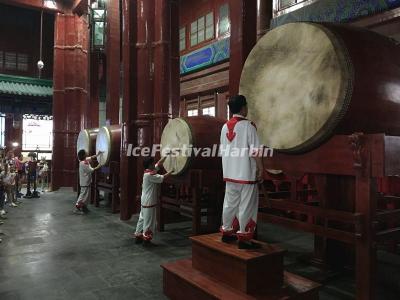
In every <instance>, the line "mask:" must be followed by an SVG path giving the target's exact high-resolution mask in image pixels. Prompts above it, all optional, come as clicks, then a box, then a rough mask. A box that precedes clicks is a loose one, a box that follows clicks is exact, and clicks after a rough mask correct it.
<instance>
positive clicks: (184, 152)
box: [161, 116, 225, 175]
mask: <svg viewBox="0 0 400 300" xmlns="http://www.w3.org/2000/svg"><path fill="white" fill-rule="evenodd" d="M224 124H225V121H224V120H221V119H217V118H214V117H210V116H198V117H187V118H176V119H173V120H170V121H169V122H168V124H167V125H166V126H165V128H164V130H163V133H162V136H161V148H162V153H161V154H162V155H163V156H167V159H166V161H165V163H164V168H165V169H166V170H167V171H171V170H174V172H173V174H174V175H180V174H183V173H185V172H186V171H187V170H188V169H189V168H192V169H220V168H221V158H220V157H218V155H217V154H218V152H217V151H218V146H219V143H220V133H221V129H222V127H223V126H224ZM167 153H171V155H166V154H167Z"/></svg>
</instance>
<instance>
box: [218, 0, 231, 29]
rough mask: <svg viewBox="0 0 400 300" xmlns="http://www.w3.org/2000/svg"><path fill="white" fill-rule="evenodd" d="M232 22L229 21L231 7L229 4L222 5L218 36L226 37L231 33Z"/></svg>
mask: <svg viewBox="0 0 400 300" xmlns="http://www.w3.org/2000/svg"><path fill="white" fill-rule="evenodd" d="M230 27H231V24H230V21H229V5H228V3H226V4H224V5H221V7H220V8H219V25H218V35H219V36H221V35H224V34H226V33H229V32H230Z"/></svg>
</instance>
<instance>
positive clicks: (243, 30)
mask: <svg viewBox="0 0 400 300" xmlns="http://www.w3.org/2000/svg"><path fill="white" fill-rule="evenodd" d="M229 8H230V11H229V15H230V18H231V37H230V49H231V53H230V65H229V94H230V95H236V94H237V93H238V92H239V82H240V76H241V74H242V68H243V65H244V63H245V61H246V58H247V56H248V55H249V53H250V51H251V50H252V49H253V47H254V45H255V44H256V41H257V0H246V1H238V0H229Z"/></svg>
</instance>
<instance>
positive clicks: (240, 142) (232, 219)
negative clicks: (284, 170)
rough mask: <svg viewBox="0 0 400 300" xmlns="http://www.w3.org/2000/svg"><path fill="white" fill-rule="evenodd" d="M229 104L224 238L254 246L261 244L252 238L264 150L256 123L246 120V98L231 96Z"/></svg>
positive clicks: (224, 139) (245, 246) (225, 131)
mask: <svg viewBox="0 0 400 300" xmlns="http://www.w3.org/2000/svg"><path fill="white" fill-rule="evenodd" d="M228 105H229V109H230V111H231V112H232V113H233V117H232V118H231V119H230V120H229V121H228V122H227V123H226V124H225V125H224V126H223V128H222V131H221V149H222V150H223V152H224V153H222V152H221V154H222V168H223V176H224V181H225V182H226V190H225V199H224V206H223V213H222V226H221V232H222V241H223V242H225V243H229V242H231V241H236V240H239V249H254V248H259V247H260V245H259V244H258V243H253V242H251V240H252V238H253V235H254V231H255V228H256V222H257V212H258V185H257V183H258V181H260V180H262V171H263V163H262V159H261V157H260V156H259V155H258V154H259V152H260V151H261V150H262V149H261V145H260V142H259V138H258V135H257V129H256V126H255V124H254V123H253V122H251V121H249V120H247V119H246V116H247V102H246V98H245V97H244V96H242V95H237V96H234V97H231V98H230V100H229V102H228ZM235 149H236V150H237V149H238V150H240V154H241V155H236V154H237V153H236V154H235V155H234V150H235ZM230 150H232V151H230ZM243 150H246V151H243Z"/></svg>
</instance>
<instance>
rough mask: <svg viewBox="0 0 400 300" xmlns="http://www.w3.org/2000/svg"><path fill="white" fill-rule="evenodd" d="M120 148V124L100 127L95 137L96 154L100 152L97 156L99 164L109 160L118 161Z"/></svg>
mask: <svg viewBox="0 0 400 300" xmlns="http://www.w3.org/2000/svg"><path fill="white" fill-rule="evenodd" d="M120 150H121V125H112V126H107V127H101V128H100V129H99V133H98V134H97V139H96V154H97V153H99V152H102V154H100V155H99V156H98V158H97V160H98V162H99V164H100V165H102V166H104V165H106V164H108V163H109V162H110V161H119V160H120Z"/></svg>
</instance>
